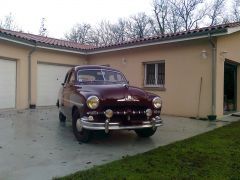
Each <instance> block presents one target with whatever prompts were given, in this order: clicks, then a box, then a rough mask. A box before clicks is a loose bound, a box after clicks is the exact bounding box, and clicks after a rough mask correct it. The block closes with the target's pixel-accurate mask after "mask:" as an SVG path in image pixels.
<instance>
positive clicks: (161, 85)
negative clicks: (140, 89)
mask: <svg viewBox="0 0 240 180" xmlns="http://www.w3.org/2000/svg"><path fill="white" fill-rule="evenodd" d="M161 63H162V64H164V65H165V60H159V61H152V62H151V61H150V62H148V63H147V62H146V63H145V64H144V87H160V88H164V85H165V84H157V80H158V64H161ZM148 64H154V65H155V66H154V67H155V74H154V77H155V84H146V81H147V65H148ZM164 76H165V74H164Z"/></svg>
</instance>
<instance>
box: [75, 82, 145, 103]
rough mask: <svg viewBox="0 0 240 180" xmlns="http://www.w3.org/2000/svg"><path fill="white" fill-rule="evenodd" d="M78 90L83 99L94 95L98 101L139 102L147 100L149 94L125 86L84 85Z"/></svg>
mask: <svg viewBox="0 0 240 180" xmlns="http://www.w3.org/2000/svg"><path fill="white" fill-rule="evenodd" d="M78 90H79V92H80V93H81V94H82V95H83V96H85V98H88V97H89V96H91V95H96V96H98V97H99V98H100V100H117V101H119V102H122V101H132V102H134V101H135V102H139V101H141V100H143V99H144V100H148V99H149V93H147V92H145V91H144V90H142V89H140V88H137V87H133V86H129V85H126V84H109V85H106V84H104V85H84V86H81V87H80V88H79V89H78Z"/></svg>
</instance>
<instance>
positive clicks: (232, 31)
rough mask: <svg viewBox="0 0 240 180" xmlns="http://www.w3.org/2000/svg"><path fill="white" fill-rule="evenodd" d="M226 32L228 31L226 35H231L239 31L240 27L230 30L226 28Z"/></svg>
mask: <svg viewBox="0 0 240 180" xmlns="http://www.w3.org/2000/svg"><path fill="white" fill-rule="evenodd" d="M227 31H228V34H232V33H235V32H238V31H240V27H239V26H237V27H230V28H227Z"/></svg>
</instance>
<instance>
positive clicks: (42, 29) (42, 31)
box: [39, 18, 48, 36]
mask: <svg viewBox="0 0 240 180" xmlns="http://www.w3.org/2000/svg"><path fill="white" fill-rule="evenodd" d="M47 34H48V32H47V28H46V18H42V19H41V25H40V28H39V35H41V36H47Z"/></svg>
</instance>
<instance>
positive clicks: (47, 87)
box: [37, 64, 70, 106]
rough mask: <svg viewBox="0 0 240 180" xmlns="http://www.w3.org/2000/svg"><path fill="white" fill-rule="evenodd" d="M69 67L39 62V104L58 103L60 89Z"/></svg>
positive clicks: (49, 104) (50, 104)
mask: <svg viewBox="0 0 240 180" xmlns="http://www.w3.org/2000/svg"><path fill="white" fill-rule="evenodd" d="M69 69H70V67H69V66H58V65H49V64H38V75H37V106H52V105H55V104H56V102H57V96H58V91H59V89H60V87H61V83H63V81H64V78H65V75H66V73H67V71H68V70H69Z"/></svg>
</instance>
